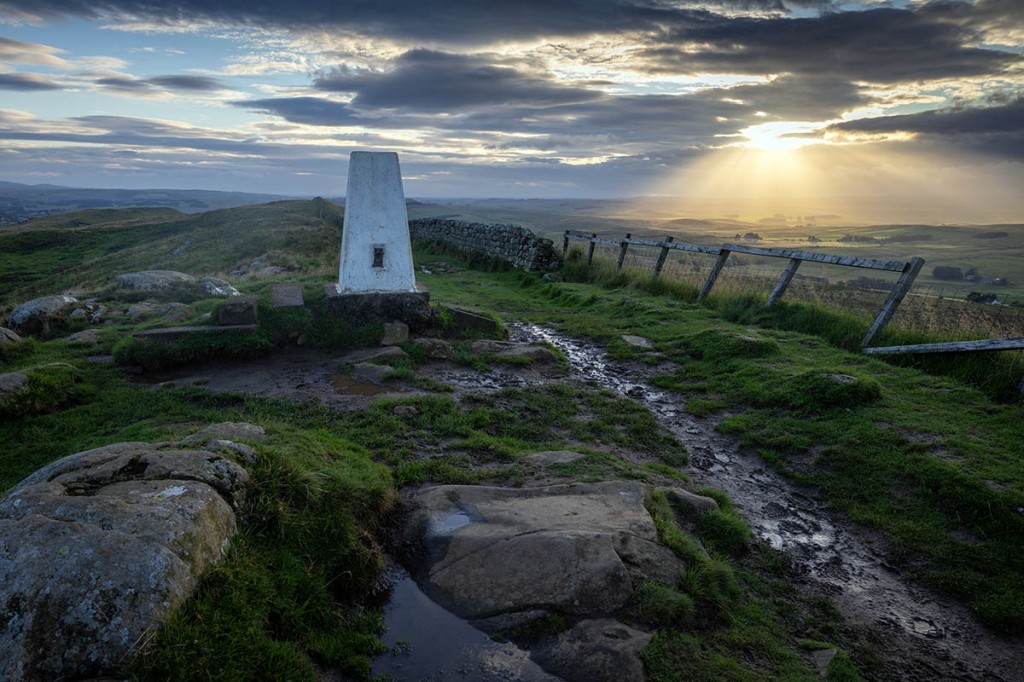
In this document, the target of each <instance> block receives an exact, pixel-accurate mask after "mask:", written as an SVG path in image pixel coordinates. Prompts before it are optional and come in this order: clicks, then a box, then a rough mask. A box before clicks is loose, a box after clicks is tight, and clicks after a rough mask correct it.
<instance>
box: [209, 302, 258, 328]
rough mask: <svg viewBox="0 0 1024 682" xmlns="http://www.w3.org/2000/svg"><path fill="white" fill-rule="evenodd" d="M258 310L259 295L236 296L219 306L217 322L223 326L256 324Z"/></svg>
mask: <svg viewBox="0 0 1024 682" xmlns="http://www.w3.org/2000/svg"><path fill="white" fill-rule="evenodd" d="M258 311H259V297H258V296H236V297H234V298H231V299H229V300H227V301H224V302H223V303H221V304H220V305H218V306H217V324H218V325H220V326H222V327H226V326H231V325H237V324H256V320H257V316H258Z"/></svg>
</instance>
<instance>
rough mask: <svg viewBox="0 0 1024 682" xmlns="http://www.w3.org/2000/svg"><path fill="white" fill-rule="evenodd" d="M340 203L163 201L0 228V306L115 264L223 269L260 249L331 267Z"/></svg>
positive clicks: (93, 282)
mask: <svg viewBox="0 0 1024 682" xmlns="http://www.w3.org/2000/svg"><path fill="white" fill-rule="evenodd" d="M341 222H342V211H341V209H340V208H339V207H338V206H337V205H336V204H333V203H331V202H329V201H323V202H322V203H321V202H317V201H277V202H272V203H268V204H260V205H257V206H236V207H233V208H226V209H218V210H215V211H207V212H205V213H200V214H197V215H188V214H185V213H181V212H178V211H175V210H173V209H170V208H132V209H115V210H110V209H89V210H85V211H74V212H70V213H64V214H60V215H53V216H46V217H43V218H37V219H35V220H31V221H29V222H26V223H23V224H20V225H14V226H10V227H7V228H5V229H2V230H0V308H2V307H3V306H4V305H10V304H12V303H15V302H18V301H21V300H27V299H28V298H34V297H36V296H41V295H45V294H51V293H60V292H62V291H65V290H68V289H96V288H102V287H104V286H107V285H109V284H111V283H112V282H113V279H114V277H115V276H117V275H118V274H121V273H124V272H132V271H136V270H149V269H166V270H178V271H181V272H187V273H189V274H193V275H220V276H224V275H226V274H227V273H229V272H230V271H231V270H233V269H234V268H236V267H238V266H239V265H244V264H247V263H250V262H252V261H253V260H254V259H256V258H257V257H259V256H262V255H264V254H268V256H269V260H270V261H271V262H272V263H273V264H274V265H276V266H280V267H284V268H286V269H287V270H289V271H293V272H296V273H302V272H306V271H311V270H321V269H322V270H324V271H333V270H334V269H336V268H337V260H338V251H339V249H340V247H341Z"/></svg>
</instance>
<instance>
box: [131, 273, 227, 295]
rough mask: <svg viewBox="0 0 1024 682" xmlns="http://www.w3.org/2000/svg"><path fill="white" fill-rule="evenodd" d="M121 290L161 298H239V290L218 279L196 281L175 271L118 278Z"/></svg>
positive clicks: (204, 278)
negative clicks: (186, 296) (184, 296)
mask: <svg viewBox="0 0 1024 682" xmlns="http://www.w3.org/2000/svg"><path fill="white" fill-rule="evenodd" d="M117 286H118V288H119V289H122V290H125V291H131V292H135V293H138V294H144V295H152V296H159V297H165V298H166V297H173V296H177V295H188V296H211V297H225V298H226V297H229V296H238V295H239V292H238V289H235V288H234V287H233V286H231V285H230V284H229V283H227V282H225V281H224V280H222V279H217V278H216V277H203V278H201V279H196V278H195V277H193V276H192V275H189V274H186V273H184V272H176V271H174V270H143V271H142V272H126V273H124V274H122V275H118V276H117Z"/></svg>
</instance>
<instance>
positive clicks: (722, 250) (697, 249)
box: [562, 230, 924, 348]
mask: <svg viewBox="0 0 1024 682" xmlns="http://www.w3.org/2000/svg"><path fill="white" fill-rule="evenodd" d="M570 240H577V241H585V242H588V243H589V244H590V247H589V248H588V250H587V265H590V264H591V263H592V262H593V260H594V248H595V247H596V246H597V245H599V244H600V245H602V246H609V247H612V248H618V249H619V254H618V259H617V260H616V263H615V269H616V271H618V270H621V269H622V265H623V263H624V262H625V260H626V252H627V250H628V249H629V247H630V245H638V246H653V247H656V248H660V249H661V252H660V253H659V254H658V260H657V261H656V262H655V264H654V271H653V272H652V276H654V277H658V276H659V275H660V274H661V271H662V269H663V268H664V266H665V260H666V259H667V258H668V254H669V252H670V251H673V250H675V251H688V252H691V253H703V254H707V255H709V256H717V258H716V260H715V262H714V264H713V265H712V266H711V271H710V272H709V273H708V276H707V279H706V280H704V285H703V286H702V287H701V290H700V293H699V294H698V295H697V302H698V303H699V302H700V301H703V300H704V299H705V298H707V296H708V294H710V293H711V289H712V287H714V286H715V281H716V280H717V279H718V275H719V273H721V271H722V268H723V267H725V263H726V261H727V260H728V259H729V256H730V255H731V254H734V253H742V254H747V255H751V256H765V257H768V258H785V259H788V260H789V263H788V264H787V265H786V268H785V270H783V271H782V274H781V275H780V276H779V278H778V280H776V282H775V286H774V287H773V288H772V291H771V294H770V295H769V296H768V301H767V303H766V304H765V305H768V306H771V305H774V304H775V303H777V302H778V301H779V299H781V298H782V296H783V294H785V293H786V289H787V288H788V287H789V284H790V282H792V281H793V277H794V275H796V271H797V269H798V268H799V267H800V264H801V263H803V262H804V261H808V262H811V263H824V264H828V265H842V266H846V267H851V268H867V269H870V270H885V271H888V272H898V273H900V276H899V279H898V280H896V283H895V284H894V285H893V287H892V289H891V290H890V291H889V296H888V297H887V298H886V300H885V303H883V304H882V308H881V310H879V311H878V315H877V316H876V317H875V319H874V321H873V322H872V323H871V326H870V327H869V328H868V331H867V333H866V334H865V335H864V338H863V339H862V340H861V344H860V345H861V347H862V348H866V347H867V346H868V345H870V344H871V342H872V341H873V340H874V339H875V337H876V336H878V335H879V334H881V333H882V331H883V330H884V329H885V327H886V325H888V324H889V321H890V320H891V319H892V317H893V315H895V314H896V310H897V309H898V308H899V306H900V303H901V302H902V301H903V299H904V297H905V296H906V295H907V292H908V291H910V287H911V285H913V283H914V279H915V278H916V277H917V274H918V273H919V272H921V267H922V266H923V265H924V259H923V258H916V257H915V258H911V259H910V260H909V261H902V260H876V259H873V258H858V257H856V256H835V255H830V254H825V253H814V252H811V251H798V250H795V249H765V248H761V247H755V246H744V245H742V244H725V245H723V246H720V247H719V246H700V245H697V244H685V243H683V242H677V241H675V240H674V239H673V238H672V237H666V238H665V239H664V240H656V239H634V238H633V236H632V235H630V234H627V235H626V237H625V238H624V239H622V240H620V241H615V240H612V239H602V238H600V237H598V236H597V234H596V233H594V234H588V233H586V232H578V231H576V230H566V232H565V235H564V239H563V244H562V252H563V253H566V252H568V250H569V241H570Z"/></svg>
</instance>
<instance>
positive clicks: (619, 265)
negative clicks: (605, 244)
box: [615, 232, 633, 272]
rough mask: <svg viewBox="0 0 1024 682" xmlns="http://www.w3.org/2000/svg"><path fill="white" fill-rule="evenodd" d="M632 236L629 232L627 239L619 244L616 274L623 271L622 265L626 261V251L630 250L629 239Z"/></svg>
mask: <svg viewBox="0 0 1024 682" xmlns="http://www.w3.org/2000/svg"><path fill="white" fill-rule="evenodd" d="M632 236H633V234H632V233H631V232H627V233H626V238H625V239H623V240H622V241H621V242H619V260H618V261H617V262H616V263H615V272H618V271H619V270H621V269H622V263H623V262H624V261H625V260H626V249H628V248H629V239H630V238H632Z"/></svg>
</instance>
